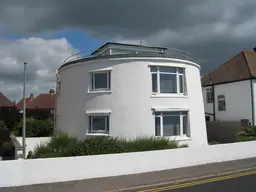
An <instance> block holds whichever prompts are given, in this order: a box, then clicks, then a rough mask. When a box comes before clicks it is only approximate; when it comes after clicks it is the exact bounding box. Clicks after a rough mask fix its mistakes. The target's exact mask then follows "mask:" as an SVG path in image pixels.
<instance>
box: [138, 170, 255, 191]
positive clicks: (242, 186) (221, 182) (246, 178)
mask: <svg viewBox="0 0 256 192" xmlns="http://www.w3.org/2000/svg"><path fill="white" fill-rule="evenodd" d="M255 183H256V172H255V171H253V172H244V173H239V174H233V175H227V176H222V177H213V178H210V179H205V180H197V181H193V182H188V183H180V184H174V185H169V186H168V185H167V186H162V187H158V188H151V189H144V190H143V189H142V190H138V191H137V192H168V191H169V192H170V191H171V192H217V191H218V192H255V191H256V187H255Z"/></svg>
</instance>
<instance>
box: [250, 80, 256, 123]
mask: <svg viewBox="0 0 256 192" xmlns="http://www.w3.org/2000/svg"><path fill="white" fill-rule="evenodd" d="M251 81H252V93H253V95H252V97H253V103H252V106H253V111H254V114H253V116H254V125H256V105H255V104H256V80H255V79H253V80H251Z"/></svg>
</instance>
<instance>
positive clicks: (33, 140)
mask: <svg viewBox="0 0 256 192" xmlns="http://www.w3.org/2000/svg"><path fill="white" fill-rule="evenodd" d="M50 138H51V137H27V138H26V146H27V147H26V156H27V155H28V152H29V151H34V149H35V147H36V146H37V145H40V144H41V143H46V142H47V141H49V140H50ZM16 139H17V141H18V142H19V143H20V144H21V146H22V137H16ZM19 153H22V152H21V151H20V152H19Z"/></svg>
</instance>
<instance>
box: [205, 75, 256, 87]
mask: <svg viewBox="0 0 256 192" xmlns="http://www.w3.org/2000/svg"><path fill="white" fill-rule="evenodd" d="M251 79H255V77H251V78H245V79H239V80H234V81H225V82H221V83H213V84H204V85H203V84H202V87H209V86H212V85H222V84H228V83H235V82H239V81H246V80H251Z"/></svg>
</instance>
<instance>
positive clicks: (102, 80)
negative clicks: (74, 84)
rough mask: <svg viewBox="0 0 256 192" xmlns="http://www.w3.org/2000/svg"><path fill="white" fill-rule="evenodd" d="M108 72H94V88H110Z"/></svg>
mask: <svg viewBox="0 0 256 192" xmlns="http://www.w3.org/2000/svg"><path fill="white" fill-rule="evenodd" d="M107 77H108V75H107V73H96V74H94V83H95V85H94V88H95V89H104V88H105V89H106V88H108V82H107Z"/></svg>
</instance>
